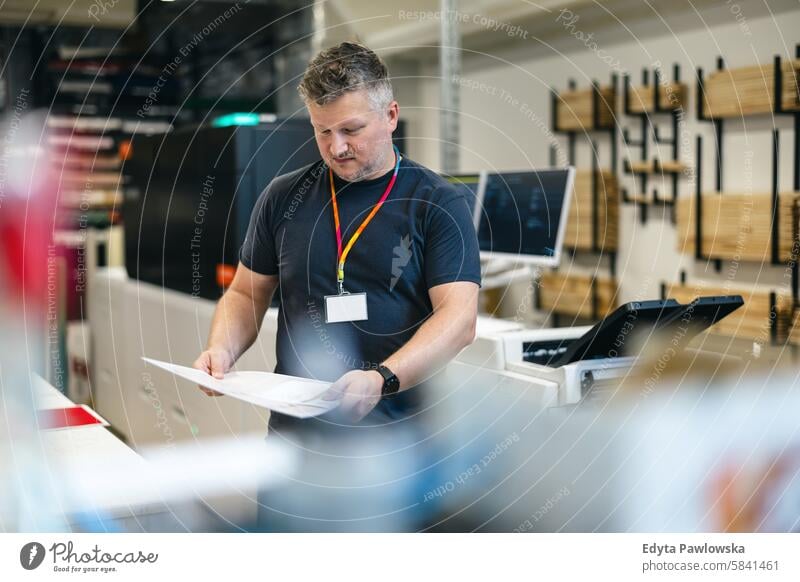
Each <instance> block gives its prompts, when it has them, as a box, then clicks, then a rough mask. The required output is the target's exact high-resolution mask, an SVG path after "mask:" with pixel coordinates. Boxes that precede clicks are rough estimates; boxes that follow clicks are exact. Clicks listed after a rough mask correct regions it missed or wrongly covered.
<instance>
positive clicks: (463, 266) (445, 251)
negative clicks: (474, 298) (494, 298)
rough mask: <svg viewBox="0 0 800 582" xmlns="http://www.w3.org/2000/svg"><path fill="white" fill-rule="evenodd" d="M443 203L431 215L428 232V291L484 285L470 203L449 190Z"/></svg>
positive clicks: (426, 263)
mask: <svg viewBox="0 0 800 582" xmlns="http://www.w3.org/2000/svg"><path fill="white" fill-rule="evenodd" d="M445 191H446V192H447V194H446V195H445V196H443V197H442V202H441V203H439V204H434V205H433V206H432V207H431V208H430V211H429V213H428V224H427V228H426V233H425V280H426V283H427V286H428V289H430V288H431V287H435V286H436V285H442V284H444V283H454V282H456V281H472V282H473V283H477V284H478V285H480V284H481V264H480V252H479V250H478V237H477V235H476V234H475V226H474V225H473V223H472V216H471V215H470V213H469V207H468V205H467V200H466V198H465V197H464V195H463V194H461V193H460V192H453V191H451V190H450V189H449V188H448V189H445Z"/></svg>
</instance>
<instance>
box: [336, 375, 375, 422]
mask: <svg viewBox="0 0 800 582" xmlns="http://www.w3.org/2000/svg"><path fill="white" fill-rule="evenodd" d="M382 388H383V376H381V375H380V374H379V373H378V372H377V371H375V370H366V371H364V370H353V371H352V372H347V374H345V375H344V376H342V377H341V378H339V379H338V380H337V381H336V382H334V383H333V384H331V387H330V388H329V389H328V391H327V392H325V394H323V395H322V398H323V400H341V403H340V404H339V408H338V412H339V413H340V414H341V415H343V416H344V417H345V418H347V419H348V420H351V421H353V422H358V421H359V420H361V419H362V418H364V417H365V416H366V415H367V414H369V412H370V410H372V409H373V408H375V406H376V405H377V404H378V402H380V399H381V389H382Z"/></svg>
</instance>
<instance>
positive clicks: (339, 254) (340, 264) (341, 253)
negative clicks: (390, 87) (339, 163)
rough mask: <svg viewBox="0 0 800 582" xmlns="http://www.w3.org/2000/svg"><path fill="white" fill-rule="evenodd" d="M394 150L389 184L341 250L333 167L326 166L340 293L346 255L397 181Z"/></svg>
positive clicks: (398, 155) (342, 287)
mask: <svg viewBox="0 0 800 582" xmlns="http://www.w3.org/2000/svg"><path fill="white" fill-rule="evenodd" d="M394 152H395V156H396V157H397V162H396V163H395V165H394V174H392V179H391V180H389V185H388V186H386V190H385V191H384V193H383V195H382V196H381V197H380V200H378V203H377V204H376V205H375V207H374V208H373V209H372V211H371V212H370V213H369V214H368V215H367V217H366V218H365V219H364V221H363V222H362V223H361V226H359V227H358V228H357V229H356V231H355V232H354V233H353V236H351V237H350V240H349V241H348V243H347V246H345V248H344V250H342V227H341V224H340V223H339V205H338V204H337V203H336V187H335V186H334V185H333V169H331V168H328V176H329V178H330V182H331V201H332V202H333V224H334V226H335V227H336V282H337V283H338V285H339V293H340V294H341V293H343V292H344V263H345V261H346V260H347V255H348V254H350V250H351V249H352V248H353V245H354V244H355V242H356V240H357V239H358V237H359V236H361V233H362V232H364V229H365V228H367V225H368V224H369V223H370V221H371V220H372V219H373V217H374V216H375V215H376V214H378V211H379V210H380V209H381V206H383V203H384V202H386V199H387V198H388V197H389V193H390V192H391V191H392V187H393V186H394V183H395V182H396V181H397V172H398V171H399V170H400V159H401V158H400V152H399V151H397V148H395V149H394Z"/></svg>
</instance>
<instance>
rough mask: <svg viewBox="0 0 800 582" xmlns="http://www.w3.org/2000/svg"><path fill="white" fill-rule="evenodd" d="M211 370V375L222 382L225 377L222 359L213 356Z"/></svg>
mask: <svg viewBox="0 0 800 582" xmlns="http://www.w3.org/2000/svg"><path fill="white" fill-rule="evenodd" d="M210 359H211V370H210V372H209V373H210V374H211V375H212V376H214V378H216V379H217V380H222V378H223V376H224V375H225V372H226V371H227V370H225V365H224V363H223V362H222V359H221V358H220V357H219V356H215V355H212V356H211V358H210Z"/></svg>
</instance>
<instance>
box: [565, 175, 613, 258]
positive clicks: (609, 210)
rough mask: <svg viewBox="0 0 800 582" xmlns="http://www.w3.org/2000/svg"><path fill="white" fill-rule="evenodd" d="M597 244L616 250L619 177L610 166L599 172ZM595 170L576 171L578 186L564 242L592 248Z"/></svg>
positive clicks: (606, 250) (587, 249) (589, 249)
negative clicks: (609, 169) (593, 181)
mask: <svg viewBox="0 0 800 582" xmlns="http://www.w3.org/2000/svg"><path fill="white" fill-rule="evenodd" d="M596 176H597V245H598V250H600V251H605V252H611V251H616V250H617V242H618V237H619V234H618V224H619V187H618V184H617V177H616V176H614V175H613V174H612V173H611V172H609V171H607V170H603V171H598V172H597V174H596ZM592 217H593V214H592V172H591V171H583V172H576V173H575V186H574V188H573V193H572V201H571V203H570V207H569V216H568V218H567V230H566V233H565V235H564V246H565V247H567V248H571V249H577V250H583V251H591V250H592V221H593V218H592Z"/></svg>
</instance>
